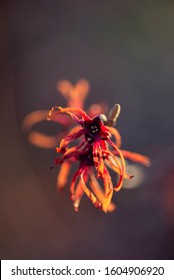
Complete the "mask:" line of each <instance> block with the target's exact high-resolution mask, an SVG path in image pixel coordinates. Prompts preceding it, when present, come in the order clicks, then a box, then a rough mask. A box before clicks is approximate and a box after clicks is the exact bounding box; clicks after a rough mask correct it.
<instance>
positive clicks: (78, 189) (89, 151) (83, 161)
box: [48, 104, 149, 212]
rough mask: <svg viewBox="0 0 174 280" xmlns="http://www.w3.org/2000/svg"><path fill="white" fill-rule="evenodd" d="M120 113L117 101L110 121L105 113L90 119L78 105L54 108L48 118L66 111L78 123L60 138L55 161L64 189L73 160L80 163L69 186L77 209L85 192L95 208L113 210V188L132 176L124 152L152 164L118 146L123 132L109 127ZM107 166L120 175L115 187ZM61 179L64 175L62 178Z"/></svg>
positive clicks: (60, 186)
mask: <svg viewBox="0 0 174 280" xmlns="http://www.w3.org/2000/svg"><path fill="white" fill-rule="evenodd" d="M114 111H115V113H114ZM119 112H120V106H119V105H118V104H117V105H115V106H114V108H113V110H111V111H110V114H109V117H108V120H107V118H106V116H105V115H103V114H101V115H98V116H95V117H93V118H91V117H89V115H88V114H87V113H86V112H85V111H83V110H82V109H79V108H70V107H67V108H62V107H53V108H52V110H51V111H50V112H49V115H48V120H52V119H56V118H57V117H58V116H59V115H60V114H61V113H66V114H68V115H70V116H71V118H72V119H73V120H74V121H76V122H77V124H78V126H76V127H74V128H73V129H72V130H71V131H70V133H69V134H68V135H67V136H66V137H65V138H63V139H62V140H61V142H60V146H59V147H57V148H56V151H57V153H61V154H62V155H61V156H60V157H59V158H56V159H55V164H57V165H61V171H60V173H59V177H58V180H59V182H58V184H59V189H60V188H61V189H62V188H63V187H64V185H65V184H66V179H65V178H66V177H67V174H68V172H67V171H68V170H69V168H70V165H71V164H72V163H73V162H79V168H78V170H77V172H76V173H75V175H74V176H73V179H72V182H71V185H70V193H71V199H72V200H73V203H74V207H75V210H76V211H77V210H78V206H79V203H80V200H81V197H82V195H83V193H86V195H87V196H88V198H89V199H90V200H91V201H92V203H93V204H94V206H95V207H97V208H100V209H101V210H103V211H104V212H107V211H113V209H114V206H113V204H111V199H112V196H113V191H114V190H115V191H119V190H120V189H121V187H122V184H123V178H126V179H130V178H132V177H133V176H131V175H129V174H128V173H127V172H126V170H125V160H124V156H123V154H126V153H127V156H128V157H129V158H131V159H133V160H137V161H141V162H142V163H144V164H148V163H149V160H148V158H146V157H144V156H141V155H139V154H133V153H130V152H127V151H123V152H122V151H121V150H120V149H119V146H120V145H121V137H120V134H119V132H118V131H117V130H116V129H115V128H113V127H110V126H109V125H110V124H111V125H113V124H114V123H115V121H116V119H117V117H118V115H119ZM114 117H115V118H114ZM112 136H114V137H115V142H113V141H112V140H111V137H112ZM76 139H79V141H80V139H81V142H78V144H77V145H76V146H71V147H70V144H72V142H74V141H75V140H76ZM118 157H119V158H118ZM108 167H109V168H111V169H112V170H114V171H115V172H117V173H118V175H119V180H118V182H117V183H116V185H115V186H114V185H113V182H112V179H111V176H110V174H109V171H108ZM61 178H63V181H62V179H61ZM96 178H101V180H102V182H103V185H104V188H103V189H102V188H101V187H100V185H99V183H98V181H97V179H96ZM87 181H89V185H90V188H89V187H87V184H86V183H87Z"/></svg>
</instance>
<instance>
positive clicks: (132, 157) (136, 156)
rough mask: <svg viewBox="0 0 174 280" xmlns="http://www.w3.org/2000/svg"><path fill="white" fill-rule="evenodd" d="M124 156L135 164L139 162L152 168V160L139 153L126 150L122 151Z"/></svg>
mask: <svg viewBox="0 0 174 280" xmlns="http://www.w3.org/2000/svg"><path fill="white" fill-rule="evenodd" d="M121 152H122V154H123V156H124V157H125V158H127V159H130V160H131V161H134V162H139V163H141V164H144V165H145V166H150V159H149V158H148V157H146V156H143V155H140V154H138V153H132V152H129V151H126V150H121Z"/></svg>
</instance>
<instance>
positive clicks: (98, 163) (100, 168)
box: [93, 141, 104, 177]
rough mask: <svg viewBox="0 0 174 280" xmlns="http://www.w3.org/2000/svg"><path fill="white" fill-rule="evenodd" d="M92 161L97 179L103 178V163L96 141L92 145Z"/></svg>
mask: <svg viewBox="0 0 174 280" xmlns="http://www.w3.org/2000/svg"><path fill="white" fill-rule="evenodd" d="M93 161H94V165H95V168H96V170H97V177H103V170H104V161H103V154H102V149H101V146H100V142H98V141H95V142H94V144H93Z"/></svg>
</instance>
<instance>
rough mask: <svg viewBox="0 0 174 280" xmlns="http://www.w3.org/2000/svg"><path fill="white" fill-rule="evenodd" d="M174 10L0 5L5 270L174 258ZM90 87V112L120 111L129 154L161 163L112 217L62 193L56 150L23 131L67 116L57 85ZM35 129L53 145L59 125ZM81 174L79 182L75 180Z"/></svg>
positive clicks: (18, 1)
mask: <svg viewBox="0 0 174 280" xmlns="http://www.w3.org/2000/svg"><path fill="white" fill-rule="evenodd" d="M173 15H174V2H173V1H170V0H166V1H162V0H161V1H160V0H158V1H157V0H154V1H148V0H144V1H133V0H123V1H111V0H110V1H104V0H100V1H99V0H98V1H97V0H93V1H80V0H76V1H70V0H69V1H67V0H64V1H57V0H50V1H44V0H42V1H38V0H36V1H34V0H30V1H29V0H13V1H10V0H9V1H1V9H0V31H1V40H0V52H1V63H0V64H1V66H0V67H1V69H0V71H1V75H0V79H1V80H0V91H1V95H0V96H1V102H0V106H1V110H0V114H1V117H0V119H1V126H2V127H1V137H0V140H1V183H0V191H1V195H0V257H1V259H173V258H174V144H173V143H174V121H173V120H174V114H173V111H174V109H173V106H174V35H173V29H174V16H173ZM80 78H85V79H87V80H88V81H89V82H90V85H91V89H90V93H89V97H88V98H87V100H86V108H88V107H89V105H90V104H91V103H97V102H106V103H107V104H108V105H109V107H111V106H113V104H114V103H119V104H120V105H121V107H122V111H121V114H120V117H119V120H118V123H117V128H118V129H119V131H120V133H121V135H122V139H123V148H124V149H127V150H131V151H135V152H139V153H142V154H145V155H147V156H149V157H150V158H151V161H152V165H151V167H149V168H143V167H139V166H138V167H137V168H141V172H144V175H145V176H144V180H143V181H142V183H140V184H139V187H138V188H134V189H122V190H121V191H120V192H119V193H115V195H114V202H115V203H116V204H117V211H115V212H113V213H108V214H105V213H102V212H100V211H98V210H96V209H95V208H94V207H93V205H92V204H91V203H90V201H89V200H88V199H87V198H86V197H84V198H83V199H82V202H81V205H80V211H79V212H78V213H75V212H74V210H73V206H72V204H71V201H70V200H69V189H68V186H67V188H66V191H65V193H59V192H58V191H57V189H56V176H57V170H56V169H54V170H51V171H50V169H49V167H50V165H51V164H52V159H53V157H54V156H55V152H54V150H46V149H40V148H37V147H35V146H32V145H31V144H30V143H29V142H28V140H27V136H26V134H24V133H23V132H22V130H21V123H22V120H23V119H24V117H25V116H26V115H27V114H28V113H30V112H32V111H34V110H38V109H50V108H51V107H52V106H54V105H62V106H64V105H66V103H65V100H64V99H63V97H62V96H61V95H60V94H59V93H58V92H57V90H56V83H57V81H58V80H61V79H68V80H70V81H71V82H72V83H75V82H76V81H77V80H78V79H80ZM36 128H37V129H38V130H40V131H43V132H45V133H50V134H53V133H55V132H57V131H58V130H59V126H58V125H57V126H56V125H52V124H50V123H43V124H40V125H38V126H36ZM71 175H72V174H71Z"/></svg>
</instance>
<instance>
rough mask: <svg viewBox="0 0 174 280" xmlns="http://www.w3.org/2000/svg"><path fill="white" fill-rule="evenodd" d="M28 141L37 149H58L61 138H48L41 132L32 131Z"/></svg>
mask: <svg viewBox="0 0 174 280" xmlns="http://www.w3.org/2000/svg"><path fill="white" fill-rule="evenodd" d="M28 140H29V142H30V143H32V144H33V145H35V146H37V147H40V148H45V149H51V148H54V147H56V145H57V143H58V142H59V137H57V136H47V135H44V134H42V133H40V132H37V131H32V132H30V133H29V134H28Z"/></svg>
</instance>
